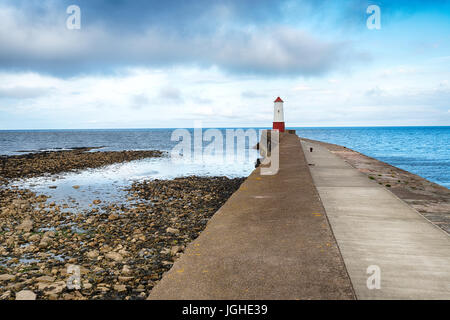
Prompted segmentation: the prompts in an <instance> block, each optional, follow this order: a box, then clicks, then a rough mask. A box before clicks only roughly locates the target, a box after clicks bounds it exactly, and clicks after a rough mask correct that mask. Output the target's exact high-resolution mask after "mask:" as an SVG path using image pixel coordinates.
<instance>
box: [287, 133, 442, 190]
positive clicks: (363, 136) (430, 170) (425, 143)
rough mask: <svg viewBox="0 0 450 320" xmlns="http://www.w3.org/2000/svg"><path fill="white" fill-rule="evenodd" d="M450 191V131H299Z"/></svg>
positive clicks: (301, 134)
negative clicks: (413, 174)
mask: <svg viewBox="0 0 450 320" xmlns="http://www.w3.org/2000/svg"><path fill="white" fill-rule="evenodd" d="M295 129H296V131H297V134H298V135H300V136H302V137H305V138H309V139H314V140H320V141H325V142H329V143H334V144H339V145H342V146H345V147H347V148H350V149H353V150H355V151H358V152H361V153H363V154H365V155H367V156H370V157H372V158H375V159H378V160H381V161H383V162H386V163H389V164H391V165H393V166H396V167H398V168H401V169H404V170H407V171H409V172H412V173H415V174H417V175H419V176H421V177H423V178H426V179H428V180H430V181H433V182H435V183H438V184H440V185H443V186H445V187H447V188H450V127H366V128H364V127H353V128H348V127H347V128H295Z"/></svg>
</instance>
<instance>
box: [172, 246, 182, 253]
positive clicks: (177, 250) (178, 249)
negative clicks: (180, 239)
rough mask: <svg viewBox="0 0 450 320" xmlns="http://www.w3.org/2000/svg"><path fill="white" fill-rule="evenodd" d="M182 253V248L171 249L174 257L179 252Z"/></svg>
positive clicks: (174, 247)
mask: <svg viewBox="0 0 450 320" xmlns="http://www.w3.org/2000/svg"><path fill="white" fill-rule="evenodd" d="M180 251H181V248H180V246H173V247H172V249H170V253H171V254H172V255H176V254H177V253H178V252H180Z"/></svg>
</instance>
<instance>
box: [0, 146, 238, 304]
mask: <svg viewBox="0 0 450 320" xmlns="http://www.w3.org/2000/svg"><path fill="white" fill-rule="evenodd" d="M155 155H156V156H161V155H162V153H160V152H157V151H149V152H144V151H142V152H141V151H138V152H128V151H126V152H118V153H106V152H105V153H104V152H101V154H100V152H94V153H90V152H86V150H75V151H69V152H65V151H62V152H61V154H52V153H44V154H36V155H30V156H29V157H30V158H26V157H25V156H20V157H9V158H8V159H7V163H6V165H5V166H4V170H3V171H2V172H3V182H8V181H9V179H11V178H18V177H29V176H37V175H40V174H43V173H56V172H58V173H59V172H63V171H66V170H78V169H84V168H92V167H99V166H103V165H106V164H110V163H115V162H124V161H129V160H134V159H139V158H142V157H145V156H155ZM27 157H28V156H27ZM244 180H245V179H244V178H236V179H228V178H226V177H195V176H191V177H184V178H177V179H174V180H151V181H142V182H135V183H134V184H133V185H132V186H131V187H130V188H129V189H128V190H127V193H128V196H127V199H124V202H123V203H120V204H117V203H103V202H102V199H101V198H99V199H97V200H94V201H93V203H92V206H91V207H90V209H89V210H88V211H87V212H86V211H83V212H81V211H80V212H72V211H67V210H64V208H63V206H62V205H60V204H58V203H55V202H53V201H52V200H51V199H48V198H47V197H46V196H45V195H36V194H35V193H33V192H31V191H30V190H23V189H22V190H21V189H18V188H17V187H13V186H7V185H6V184H4V185H3V186H2V187H0V300H14V299H35V298H36V299H51V300H56V299H76V300H80V299H126V300H129V299H144V298H146V297H147V296H148V294H149V292H150V290H151V289H152V288H153V286H154V285H155V284H156V282H158V281H159V280H160V279H161V277H162V275H163V273H164V272H166V271H168V270H169V269H170V268H171V266H172V264H173V262H174V260H175V259H177V257H179V256H180V255H181V254H182V253H183V250H184V248H185V246H186V245H187V244H188V243H189V242H190V241H192V240H193V239H195V238H196V237H197V236H198V235H199V233H200V232H201V231H202V230H203V229H204V228H205V226H206V223H207V222H208V220H209V218H210V217H211V216H212V215H213V214H214V213H215V212H216V211H217V210H218V209H219V208H220V207H221V206H222V205H223V203H224V202H225V201H226V200H227V199H228V198H229V197H230V196H231V194H232V193H233V192H234V191H235V190H237V189H238V188H239V186H240V184H241V183H242V182H243V181H244ZM71 266H75V269H74V268H73V267H71ZM73 270H79V272H80V277H79V280H80V282H81V283H80V288H79V289H77V288H76V287H75V288H72V289H69V288H68V286H67V281H68V279H71V277H72V278H73V276H74V275H76V271H75V273H73V272H74V271H73ZM75 279H77V278H75ZM74 283H77V280H76V281H75V282H74Z"/></svg>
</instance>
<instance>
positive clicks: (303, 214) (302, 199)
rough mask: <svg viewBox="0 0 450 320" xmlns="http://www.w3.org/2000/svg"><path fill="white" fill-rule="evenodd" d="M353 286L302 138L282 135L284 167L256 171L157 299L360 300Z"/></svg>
mask: <svg viewBox="0 0 450 320" xmlns="http://www.w3.org/2000/svg"><path fill="white" fill-rule="evenodd" d="M352 298H354V293H353V289H352V287H351V283H350V280H349V278H348V275H347V272H346V270H345V267H344V264H343V261H342V258H341V255H340V253H339V250H338V248H337V245H336V242H335V240H334V237H333V235H332V232H331V229H330V227H329V224H328V221H327V219H326V216H325V211H324V209H323V206H322V203H321V202H320V200H319V196H318V194H317V191H316V189H315V187H314V184H313V181H312V178H311V174H310V171H309V169H308V164H307V163H306V160H305V156H304V154H303V151H302V148H301V145H300V140H299V139H298V137H297V136H296V135H295V134H285V135H283V136H282V140H281V146H280V170H279V172H278V174H276V175H271V176H269V175H260V172H259V168H258V169H255V170H254V171H253V173H252V174H251V175H250V176H249V177H248V179H247V180H246V181H245V182H244V183H243V184H242V185H241V187H240V189H239V190H238V191H237V192H235V193H234V194H233V196H232V197H231V198H230V199H228V201H227V202H226V203H225V204H224V205H223V206H222V208H220V210H219V211H218V212H217V213H216V214H215V215H214V216H213V217H212V218H211V220H210V221H209V223H208V225H207V227H206V229H205V230H204V231H203V232H202V233H201V234H200V236H199V237H198V238H197V239H196V240H195V241H193V242H192V243H191V244H190V245H189V246H188V247H187V248H186V251H185V253H184V254H183V255H182V256H181V257H180V259H179V260H177V261H176V262H175V264H174V265H173V267H172V268H171V269H170V271H169V272H168V273H166V274H165V275H164V277H163V278H162V280H161V281H160V283H159V284H158V285H157V286H156V287H155V288H153V290H152V292H151V294H150V296H149V299H352Z"/></svg>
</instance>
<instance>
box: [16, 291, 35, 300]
mask: <svg viewBox="0 0 450 320" xmlns="http://www.w3.org/2000/svg"><path fill="white" fill-rule="evenodd" d="M16 300H36V294H35V293H34V292H33V291H31V290H22V291H19V292H17V293H16Z"/></svg>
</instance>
